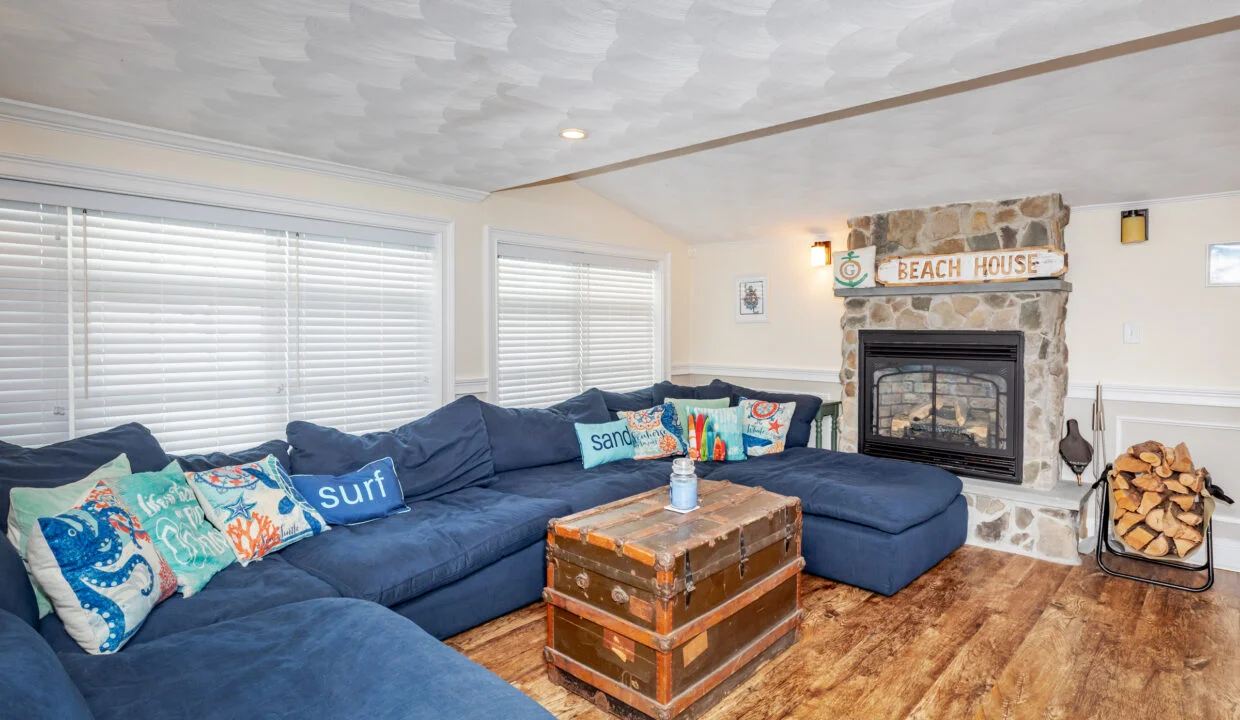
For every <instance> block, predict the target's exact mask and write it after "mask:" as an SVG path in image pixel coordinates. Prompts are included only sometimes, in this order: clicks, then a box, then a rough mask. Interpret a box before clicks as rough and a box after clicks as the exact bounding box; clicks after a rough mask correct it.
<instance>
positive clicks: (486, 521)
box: [282, 488, 568, 606]
mask: <svg viewBox="0 0 1240 720" xmlns="http://www.w3.org/2000/svg"><path fill="white" fill-rule="evenodd" d="M566 514H568V505H566V504H565V503H563V502H561V501H559V500H545V499H535V498H526V497H519V496H516V495H508V494H505V493H502V492H497V491H495V490H489V489H485V488H466V489H464V490H459V491H457V492H454V493H450V494H448V495H442V496H440V497H437V498H435V499H433V500H423V501H421V502H416V503H412V504H411V505H410V510H409V512H407V513H401V514H400V515H393V516H392V517H388V518H383V519H382V520H376V521H374V522H371V523H365V524H363V525H342V526H339V527H337V528H335V529H333V530H332V532H330V533H327V534H325V535H323V536H321V537H318V538H314V539H313V540H312V541H310V542H304V543H300V544H297V545H294V546H292V547H290V548H288V549H287V550H285V551H284V552H283V553H282V555H283V557H284V559H285V560H288V561H289V562H291V563H293V564H294V565H296V566H297V567H300V568H302V569H303V570H305V571H306V572H309V573H311V574H313V575H315V576H316V577H319V578H321V579H323V580H326V581H327V582H329V583H331V584H332V586H333V587H335V588H336V589H337V590H339V591H340V593H341V594H343V595H346V596H348V597H354V598H360V599H362V600H370V601H373V602H377V603H381V604H383V605H389V606H390V605H395V604H397V603H401V602H404V601H406V600H409V599H410V598H414V597H417V596H418V595H421V594H422V593H425V592H427V591H429V590H433V589H435V588H437V587H440V586H441V585H446V584H447V583H450V582H452V581H454V580H457V579H459V578H462V577H464V576H465V575H467V574H469V573H471V572H473V571H474V570H477V569H478V568H480V567H482V566H484V565H488V564H490V563H493V562H495V561H496V560H498V559H500V558H502V557H504V556H505V555H509V554H511V553H514V552H516V551H518V550H521V549H522V548H524V547H526V546H528V545H530V544H531V543H533V542H536V541H537V540H538V539H539V538H541V537H543V536H545V535H546V532H547V521H548V520H550V519H551V518H553V517H558V516H560V515H566Z"/></svg>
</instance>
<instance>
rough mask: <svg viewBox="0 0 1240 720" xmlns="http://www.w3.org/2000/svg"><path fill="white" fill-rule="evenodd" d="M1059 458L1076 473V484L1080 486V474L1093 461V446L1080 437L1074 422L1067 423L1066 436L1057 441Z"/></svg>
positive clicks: (1078, 429) (1079, 430) (1079, 431)
mask: <svg viewBox="0 0 1240 720" xmlns="http://www.w3.org/2000/svg"><path fill="white" fill-rule="evenodd" d="M1059 457H1061V458H1063V461H1064V462H1066V463H1068V467H1070V468H1072V472H1074V473H1076V484H1077V485H1080V484H1081V473H1083V472H1085V468H1087V467H1089V463H1090V461H1092V460H1093V459H1094V446H1093V445H1090V444H1089V441H1088V440H1086V439H1085V438H1084V437H1082V436H1081V429H1080V428H1079V427H1077V424H1076V420H1069V421H1068V434H1067V435H1064V436H1063V440H1060V441H1059Z"/></svg>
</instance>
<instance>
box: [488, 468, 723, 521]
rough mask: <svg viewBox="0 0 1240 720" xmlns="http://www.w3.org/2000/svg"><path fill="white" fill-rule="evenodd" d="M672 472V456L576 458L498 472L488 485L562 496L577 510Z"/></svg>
mask: <svg viewBox="0 0 1240 720" xmlns="http://www.w3.org/2000/svg"><path fill="white" fill-rule="evenodd" d="M671 473H672V463H671V460H617V461H616V462H612V463H607V464H606V465H599V466H598V467H593V468H590V469H588V470H587V469H584V468H582V467H581V463H579V462H566V463H560V464H558V465H544V466H542V467H537V468H526V469H524V470H512V471H510V472H506V473H500V474H499V475H496V476H495V479H494V480H492V481H491V483H490V484H489V485H488V487H490V488H491V489H492V490H499V491H502V492H505V493H512V494H513V495H521V496H524V497H533V498H554V499H557V500H563V501H564V502H566V503H568V505H569V507H570V508H571V510H572V512H579V511H581V510H585V509H587V508H592V507H594V506H596V505H602V504H603V503H607V502H611V501H613V500H619V499H620V498H624V497H628V496H629V495H636V494H637V493H640V492H645V491H647V490H650V489H652V488H656V487H658V486H660V485H665V484H667V482H668V480H669V478H670V477H671ZM700 475H701V473H699V476H700ZM563 514H565V515H567V514H568V513H563Z"/></svg>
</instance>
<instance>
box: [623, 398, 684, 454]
mask: <svg viewBox="0 0 1240 720" xmlns="http://www.w3.org/2000/svg"><path fill="white" fill-rule="evenodd" d="M617 414H618V415H619V416H620V419H622V420H624V421H625V422H626V423H628V425H629V432H630V433H632V435H633V443H634V446H633V458H634V459H636V460H653V459H655V458H661V457H668V456H669V455H683V454H684V452H685V445H684V442H682V441H681V439H680V425H679V424H677V422H676V408H675V407H674V406H673V405H672V404H671V403H664V404H662V405H656V406H655V407H652V408H648V409H646V410H633V411H631V412H621V413H617Z"/></svg>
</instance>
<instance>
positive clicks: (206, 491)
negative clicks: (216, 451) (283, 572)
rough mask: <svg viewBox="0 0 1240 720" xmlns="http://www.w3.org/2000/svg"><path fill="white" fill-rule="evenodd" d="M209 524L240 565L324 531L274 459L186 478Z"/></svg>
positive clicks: (325, 528)
mask: <svg viewBox="0 0 1240 720" xmlns="http://www.w3.org/2000/svg"><path fill="white" fill-rule="evenodd" d="M185 480H186V481H187V482H188V483H189V486H190V488H192V489H193V491H194V494H195V495H197V496H198V502H199V503H201V505H202V509H203V510H204V511H205V512H206V515H207V520H208V521H210V523H211V524H212V525H214V526H215V528H216V529H217V530H219V531H220V532H222V533H224V537H226V538H227V539H228V544H229V545H230V546H232V551H233V553H234V554H235V555H236V556H237V561H238V562H240V563H241V564H242V565H243V566H244V565H249V564H250V563H251V562H253V561H254V560H258V559H260V558H262V557H263V556H264V555H266V554H267V553H270V552H274V551H276V550H279V549H280V548H282V547H285V546H286V545H291V544H292V543H295V542H297V541H298V540H301V539H302V538H307V537H310V536H312V535H318V534H319V533H321V532H325V531H326V530H328V527H327V523H326V522H324V520H323V516H322V515H319V513H318V511H317V510H315V509H314V508H313V507H311V506H310V504H309V503H307V502H306V500H305V498H303V497H302V496H301V493H299V492H297V489H296V488H294V487H293V482H292V481H291V480H289V477H288V474H286V473H285V472H284V468H282V467H280V463H279V461H277V460H276V458H275V456H274V455H268V456H267V457H265V458H263V459H262V460H259V461H258V462H252V463H246V464H244V465H231V466H229V467H222V468H216V469H214V470H205V471H203V472H196V473H186V474H185Z"/></svg>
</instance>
